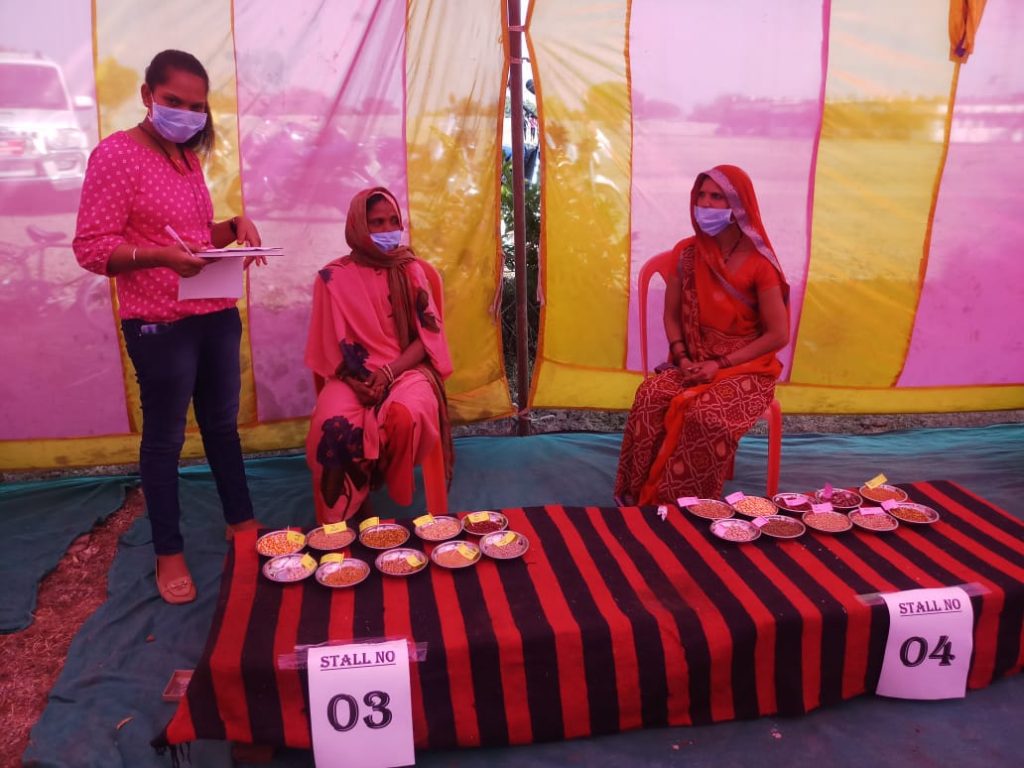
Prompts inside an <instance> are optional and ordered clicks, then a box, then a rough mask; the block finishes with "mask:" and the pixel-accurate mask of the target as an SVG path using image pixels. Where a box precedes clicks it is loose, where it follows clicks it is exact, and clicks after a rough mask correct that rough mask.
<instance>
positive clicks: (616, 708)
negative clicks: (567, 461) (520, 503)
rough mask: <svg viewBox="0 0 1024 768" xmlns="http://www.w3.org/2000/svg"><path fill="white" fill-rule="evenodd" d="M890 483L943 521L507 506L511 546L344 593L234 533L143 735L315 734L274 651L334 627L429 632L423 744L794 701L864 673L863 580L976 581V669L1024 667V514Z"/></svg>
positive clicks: (857, 685)
mask: <svg viewBox="0 0 1024 768" xmlns="http://www.w3.org/2000/svg"><path fill="white" fill-rule="evenodd" d="M903 487H904V488H905V489H906V490H907V492H908V493H909V494H910V499H911V501H917V502H921V503H924V504H928V505H930V506H933V507H935V508H936V509H937V510H938V511H939V512H940V513H941V515H942V519H941V520H940V521H939V522H938V523H936V524H934V525H917V526H915V525H907V524H903V525H901V526H900V527H899V529H898V530H897V531H894V532H891V533H882V534H878V533H869V532H864V531H860V530H853V531H850V532H847V533H843V534H839V535H828V534H818V533H810V532H809V533H808V534H807V535H805V536H803V537H801V538H799V539H796V540H792V541H782V540H774V539H768V538H767V537H764V536H762V537H761V539H760V540H759V541H757V542H754V543H752V544H742V545H737V544H731V543H727V542H724V541H721V540H719V539H717V538H715V537H713V536H712V535H711V534H710V532H709V531H708V521H706V520H702V519H699V518H695V517H693V516H691V515H689V514H686V513H684V512H680V511H679V510H677V509H676V508H674V507H670V508H669V509H670V512H669V514H668V517H667V520H665V521H664V522H663V521H662V520H661V519H659V517H658V515H657V513H656V510H655V509H654V508H650V507H648V508H635V507H630V508H623V509H617V508H597V507H586V508H563V507H561V506H557V505H549V506H546V507H534V508H527V509H506V510H503V511H504V512H505V514H506V515H507V516H508V518H509V522H510V528H511V529H513V530H517V531H520V532H522V533H524V534H525V535H526V536H528V537H529V539H530V543H531V546H530V549H529V551H528V552H527V553H526V555H525V556H524V557H523V558H521V559H519V560H512V561H503V562H495V561H492V560H488V559H487V558H484V559H483V561H482V562H480V563H479V564H478V565H477V566H475V567H472V568H467V569H464V570H460V571H455V572H452V571H448V570H444V569H441V568H438V567H436V566H433V565H432V566H430V567H429V568H428V569H427V570H426V571H424V572H421V573H419V574H416V575H414V576H412V577H410V578H392V577H384V576H381V575H380V574H378V573H376V572H374V573H372V574H371V575H370V577H369V578H368V579H367V580H366V581H364V582H363V583H362V584H360V585H358V586H357V587H355V588H354V589H339V590H328V589H326V588H324V587H322V586H321V585H319V584H318V583H316V582H315V580H313V579H307V580H306V581H304V582H301V583H299V584H291V585H280V584H276V583H273V582H270V581H268V580H266V579H265V578H263V577H262V576H261V575H260V574H259V567H260V558H259V557H258V556H257V555H256V552H255V546H254V544H255V534H254V533H250V534H249V535H247V536H240V537H238V538H236V543H235V546H234V550H233V551H232V552H231V553H229V555H228V557H227V559H226V563H225V570H224V576H223V582H222V586H221V594H220V598H219V603H218V606H217V611H216V615H215V617H214V621H213V625H212V627H211V630H210V635H209V639H208V641H207V645H206V649H205V651H204V653H203V656H202V659H201V660H200V662H199V665H198V667H197V668H196V670H195V674H194V676H193V678H192V682H191V684H190V686H189V688H188V692H187V694H186V696H185V698H183V699H182V700H181V701H180V703H179V706H178V710H177V712H176V714H175V716H174V717H173V719H172V720H171V722H170V724H169V725H168V726H167V728H166V729H165V731H164V732H163V733H162V734H160V736H158V737H157V739H155V740H154V745H156V746H166V745H168V744H170V745H177V744H182V743H185V742H189V741H192V740H194V739H228V740H232V741H236V742H243V743H262V744H268V745H285V746H289V747H298V748H309V747H310V731H309V722H308V719H307V710H306V708H307V703H308V692H307V687H306V680H305V672H304V671H302V670H297V669H284V668H280V666H278V665H276V664H275V660H276V659H278V657H279V656H281V655H282V654H285V655H287V654H288V653H289V652H290V651H292V650H293V649H294V648H295V646H296V645H307V644H315V643H320V642H323V641H325V640H328V639H331V640H338V641H346V640H350V639H352V638H377V637H390V638H395V637H408V638H411V639H413V640H415V641H416V642H417V643H425V644H426V646H427V654H426V657H425V659H424V660H423V661H421V662H419V663H413V664H411V665H410V667H411V676H412V709H413V721H414V733H415V742H416V746H417V748H420V749H424V748H448V747H454V746H477V745H505V744H523V743H528V742H536V741H544V740H557V739H569V738H575V737H581V736H590V735H595V734H602V733H611V732H614V731H623V730H627V729H631V728H648V727H655V726H664V725H684V724H689V723H710V722H716V721H723V720H731V719H734V718H749V717H757V716H760V715H769V714H774V713H780V714H786V715H793V714H800V713H803V712H807V711H809V710H812V709H814V708H816V707H820V706H823V705H827V704H833V703H835V702H838V701H842V700H843V699H848V698H851V697H853V696H858V695H860V694H862V693H866V692H870V691H873V690H874V687H875V684H876V682H877V679H878V675H879V671H880V668H881V663H882V653H883V648H884V643H885V637H886V632H887V629H888V614H887V613H886V609H885V608H884V606H882V605H878V604H875V605H868V604H865V603H864V602H863V601H861V600H859V599H858V597H857V596H858V595H861V594H865V593H871V592H878V591H894V590H902V589H911V588H918V587H938V586H944V585H953V584H960V583H964V582H976V583H978V584H980V585H982V587H983V588H984V589H983V590H982V591H984V594H981V595H976V596H974V597H973V598H972V600H973V603H974V610H975V639H974V658H973V660H972V664H971V670H970V675H969V686H970V687H971V688H979V687H983V686H985V685H987V684H989V683H990V682H991V681H992V680H994V679H995V678H998V677H1000V676H1003V675H1007V674H1011V673H1015V672H1018V671H1020V669H1021V667H1022V664H1024V642H1022V640H1024V638H1022V619H1024V524H1022V522H1021V521H1019V520H1017V519H1016V518H1014V517H1011V516H1010V515H1008V514H1007V513H1005V512H1003V511H1002V510H1000V509H998V508H996V507H994V506H993V505H991V504H989V503H987V502H986V501H985V500H984V499H981V498H979V497H977V496H975V495H973V494H971V493H970V492H969V491H967V490H965V489H964V488H962V487H960V486H957V485H955V484H953V483H949V482H928V483H915V484H908V485H904V486H903ZM354 549H355V550H358V547H354ZM353 554H354V555H360V553H359V552H358V551H354V552H353ZM363 556H368V553H363Z"/></svg>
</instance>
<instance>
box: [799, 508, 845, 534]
mask: <svg viewBox="0 0 1024 768" xmlns="http://www.w3.org/2000/svg"><path fill="white" fill-rule="evenodd" d="M802 519H803V521H804V525H806V526H807V527H808V528H813V529H814V530H816V531H823V532H825V533H842V532H843V531H848V530H850V529H851V528H852V527H853V523H852V522H851V521H850V518H849V517H847V516H846V515H844V514H842V513H840V512H804V514H803V518H802Z"/></svg>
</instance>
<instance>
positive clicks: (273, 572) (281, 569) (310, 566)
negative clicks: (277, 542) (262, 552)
mask: <svg viewBox="0 0 1024 768" xmlns="http://www.w3.org/2000/svg"><path fill="white" fill-rule="evenodd" d="M315 570H316V560H314V559H313V558H312V557H310V556H309V555H300V554H291V555H280V556H278V557H274V558H271V559H270V560H267V562H265V563H264V564H263V575H264V576H266V577H267V578H268V579H270V580H271V581H281V582H292V581H301V580H302V579H304V578H306V577H307V576H309V575H311V574H312V573H313V572H314V571H315Z"/></svg>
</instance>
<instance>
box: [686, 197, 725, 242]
mask: <svg viewBox="0 0 1024 768" xmlns="http://www.w3.org/2000/svg"><path fill="white" fill-rule="evenodd" d="M693 217H694V218H695V219H696V220H697V226H698V227H700V231H701V232H703V233H704V234H705V235H711V236H712V237H714V236H715V235H717V234H718V233H719V232H721V231H722V230H723V229H725V228H726V227H728V226H729V224H731V223H732V209H731V208H701V207H700V206H696V205H695V206H694V207H693Z"/></svg>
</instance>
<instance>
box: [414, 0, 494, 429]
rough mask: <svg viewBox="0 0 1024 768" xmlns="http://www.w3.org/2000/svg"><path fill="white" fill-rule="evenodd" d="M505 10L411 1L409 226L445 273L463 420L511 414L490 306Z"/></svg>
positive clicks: (441, 0) (447, 0)
mask: <svg viewBox="0 0 1024 768" xmlns="http://www.w3.org/2000/svg"><path fill="white" fill-rule="evenodd" d="M503 8H504V3H503V2H500V1H499V0H491V2H481V0H410V2H409V5H408V17H407V22H406V62H407V70H406V142H407V157H408V178H409V182H408V183H409V214H410V216H409V217H410V230H411V233H412V243H413V246H414V247H415V249H416V252H417V253H418V254H419V255H420V256H422V257H423V258H425V259H426V260H428V261H430V263H431V264H433V265H434V266H436V267H437V268H438V270H439V271H440V272H441V274H442V276H443V277H444V286H445V302H444V314H445V323H446V326H447V327H448V329H449V331H448V344H449V347H450V349H451V353H452V362H453V364H454V367H455V372H454V373H453V374H452V377H451V378H450V379H449V380H448V382H447V390H448V393H449V406H450V411H451V415H452V418H453V419H454V420H456V421H468V420H471V419H477V418H491V417H497V416H505V415H508V414H509V413H511V412H512V404H511V401H510V398H509V393H508V384H507V382H506V379H505V371H504V365H503V362H502V353H501V329H500V325H499V324H498V322H497V320H496V318H495V317H494V315H493V314H492V312H491V307H492V304H493V303H494V299H495V295H496V293H497V291H498V290H499V287H500V283H501V269H502V256H501V250H500V237H499V227H500V224H499V221H498V206H499V187H500V177H499V174H500V170H501V164H500V158H501V148H500V145H499V142H500V138H499V136H500V135H499V131H500V129H501V94H502V75H503V72H504V66H505V56H504V49H503V45H502V25H501V19H502V10H503Z"/></svg>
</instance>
